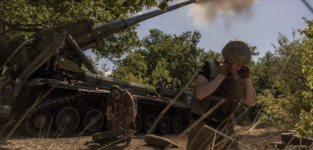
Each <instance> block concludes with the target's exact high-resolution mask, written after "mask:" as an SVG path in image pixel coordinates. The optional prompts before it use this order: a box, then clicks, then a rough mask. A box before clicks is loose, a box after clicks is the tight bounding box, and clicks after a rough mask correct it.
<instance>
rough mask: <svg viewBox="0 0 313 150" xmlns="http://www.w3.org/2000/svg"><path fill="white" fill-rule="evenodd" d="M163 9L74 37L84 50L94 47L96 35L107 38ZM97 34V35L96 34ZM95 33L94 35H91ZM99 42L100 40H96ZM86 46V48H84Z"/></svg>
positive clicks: (98, 27)
mask: <svg viewBox="0 0 313 150" xmlns="http://www.w3.org/2000/svg"><path fill="white" fill-rule="evenodd" d="M194 2H195V0H188V1H184V2H180V3H177V4H174V5H171V6H169V7H168V8H167V11H166V12H169V11H173V10H175V9H178V8H180V7H183V6H186V5H189V4H191V3H194ZM166 12H163V11H162V10H154V11H150V12H146V13H143V14H141V15H137V16H134V17H130V18H126V19H120V20H116V21H113V22H110V23H107V24H101V25H99V26H96V27H94V28H93V30H94V31H93V32H92V31H88V32H87V33H86V32H85V33H82V34H79V35H77V36H73V38H74V39H75V41H76V42H77V44H78V45H80V46H83V45H85V46H83V48H82V50H87V49H89V48H93V47H95V46H96V45H98V44H96V43H92V42H95V40H96V39H95V37H98V38H99V39H101V38H105V37H108V36H110V35H112V34H114V33H118V32H120V31H123V30H125V29H126V28H127V27H129V26H132V25H134V24H137V23H140V22H142V21H145V20H147V19H150V18H153V17H156V16H159V15H161V14H163V13H166ZM94 34H96V35H94ZM91 35H94V36H91ZM96 42H98V41H96ZM84 47H85V48H84Z"/></svg>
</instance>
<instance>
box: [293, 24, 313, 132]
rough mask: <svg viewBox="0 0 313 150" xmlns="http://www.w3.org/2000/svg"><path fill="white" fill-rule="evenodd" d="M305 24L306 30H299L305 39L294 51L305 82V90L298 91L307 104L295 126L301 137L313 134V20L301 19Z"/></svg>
mask: <svg viewBox="0 0 313 150" xmlns="http://www.w3.org/2000/svg"><path fill="white" fill-rule="evenodd" d="M303 19H304V20H305V22H306V23H307V28H305V29H304V30H299V32H300V34H301V35H304V36H305V37H306V39H305V40H304V42H303V44H302V46H301V47H299V48H297V49H296V51H295V52H296V53H298V54H301V56H302V57H301V65H302V73H303V74H306V75H307V76H304V77H303V78H304V79H305V80H306V81H307V82H306V83H307V85H308V88H309V89H307V90H302V91H299V92H301V94H302V95H303V101H306V102H307V103H308V105H307V107H308V108H309V109H301V114H300V115H299V120H300V121H299V123H298V124H297V126H296V129H297V131H298V132H299V133H300V134H301V135H302V136H310V135H312V134H313V132H312V126H313V117H312V115H313V92H312V91H313V77H312V74H313V61H312V60H313V51H312V47H313V40H312V38H313V30H312V28H313V20H307V19H306V18H303Z"/></svg>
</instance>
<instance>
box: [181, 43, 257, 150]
mask: <svg viewBox="0 0 313 150" xmlns="http://www.w3.org/2000/svg"><path fill="white" fill-rule="evenodd" d="M222 54H223V56H224V59H225V61H227V62H228V63H238V64H242V65H248V64H249V62H250V59H251V50H250V49H249V47H248V45H247V44H246V43H244V42H242V41H239V40H233V41H230V42H228V43H227V44H226V45H225V47H224V48H223V50H222ZM220 62H221V61H218V60H216V59H214V60H213V61H205V65H204V66H203V67H202V70H201V71H200V73H199V74H201V75H203V76H204V77H206V78H207V80H208V82H209V81H211V80H213V79H214V78H216V77H217V76H218V75H219V74H220V71H219V64H220ZM241 74H242V73H241ZM241 74H240V71H237V73H230V72H229V73H228V74H227V76H226V77H225V79H224V80H223V82H222V83H221V84H220V85H219V86H218V88H217V89H216V90H215V91H214V92H213V93H212V94H211V95H209V96H207V97H205V98H203V99H202V100H199V99H198V98H197V97H196V96H195V93H194V94H193V97H192V100H191V101H190V105H189V106H190V110H191V111H192V117H191V120H190V125H192V124H193V123H194V122H195V121H196V120H197V119H199V118H200V117H201V116H202V115H203V114H204V113H206V112H207V111H209V110H210V109H211V108H212V107H213V106H214V105H216V104H217V103H218V102H219V101H220V100H221V99H222V98H226V99H227V101H225V102H224V103H223V104H222V105H221V106H220V107H219V108H217V109H216V110H214V111H213V112H212V113H211V114H210V115H208V116H207V117H206V118H205V119H204V120H203V121H201V122H200V123H199V124H198V125H196V126H195V127H194V128H193V129H191V130H190V131H189V133H188V143H187V149H188V150H202V149H208V148H209V147H212V145H213V144H214V146H216V147H215V148H214V149H218V148H220V147H221V146H222V145H224V142H223V143H220V144H218V143H219V141H222V140H224V139H225V137H224V136H222V135H219V134H218V133H216V134H215V132H214V131H212V130H211V129H209V128H206V126H210V127H211V128H213V129H216V130H217V131H220V132H222V133H223V134H225V135H228V136H233V135H234V134H235V131H234V124H233V122H232V116H231V114H233V113H234V112H235V110H236V109H237V106H238V102H240V101H241V100H242V99H243V93H244V78H246V76H241ZM227 118H229V120H227ZM223 121H224V122H223ZM217 128H218V129H217ZM224 128H225V129H224ZM223 129H224V130H223ZM222 130H223V131H222ZM218 136H219V138H217V137H218ZM216 138H217V139H216ZM232 138H233V139H235V140H236V139H237V137H236V136H233V137H232ZM214 139H215V140H214ZM226 142H227V144H226V145H224V146H223V148H222V149H227V148H228V146H229V144H231V143H232V145H231V146H230V149H233V150H234V149H235V150H239V146H238V143H237V142H233V141H231V140H227V139H226ZM216 144H218V145H216Z"/></svg>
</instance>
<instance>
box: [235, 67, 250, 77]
mask: <svg viewBox="0 0 313 150" xmlns="http://www.w3.org/2000/svg"><path fill="white" fill-rule="evenodd" d="M237 73H238V75H239V76H240V77H241V78H249V77H250V68H249V66H248V65H245V66H242V67H241V69H240V70H239V71H237Z"/></svg>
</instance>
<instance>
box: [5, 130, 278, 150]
mask: <svg viewBox="0 0 313 150" xmlns="http://www.w3.org/2000/svg"><path fill="white" fill-rule="evenodd" d="M235 131H236V132H237V134H238V136H239V142H242V143H243V144H244V145H246V146H248V147H249V148H250V149H257V150H265V149H266V150H268V149H273V148H272V146H271V145H269V144H270V142H276V141H280V134H281V133H279V132H276V131H274V130H272V129H254V130H252V131H251V132H247V131H245V129H244V128H241V127H235ZM176 136H177V135H166V136H163V137H165V138H167V139H169V140H171V141H172V142H174V143H176V144H177V145H178V146H179V148H171V150H185V149H186V144H187V136H185V137H183V138H181V139H177V138H176ZM86 141H91V136H83V137H79V138H78V137H71V138H58V139H56V138H25V137H15V136H14V137H12V138H11V139H10V140H8V141H7V142H6V143H3V144H2V145H1V149H4V150H9V149H10V150H11V149H14V150H37V149H38V150H39V149H40V150H47V149H50V150H56V149H58V150H60V149H61V150H68V149H73V150H74V149H75V150H96V149H102V150H120V149H121V150H159V149H160V148H156V147H153V146H150V145H147V144H146V143H145V142H144V140H143V135H135V136H133V138H132V142H131V144H130V145H128V146H126V143H120V144H115V145H110V146H107V147H102V146H100V145H99V144H89V145H84V143H85V142H86ZM240 147H241V149H242V150H245V149H248V148H246V147H244V146H240Z"/></svg>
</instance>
